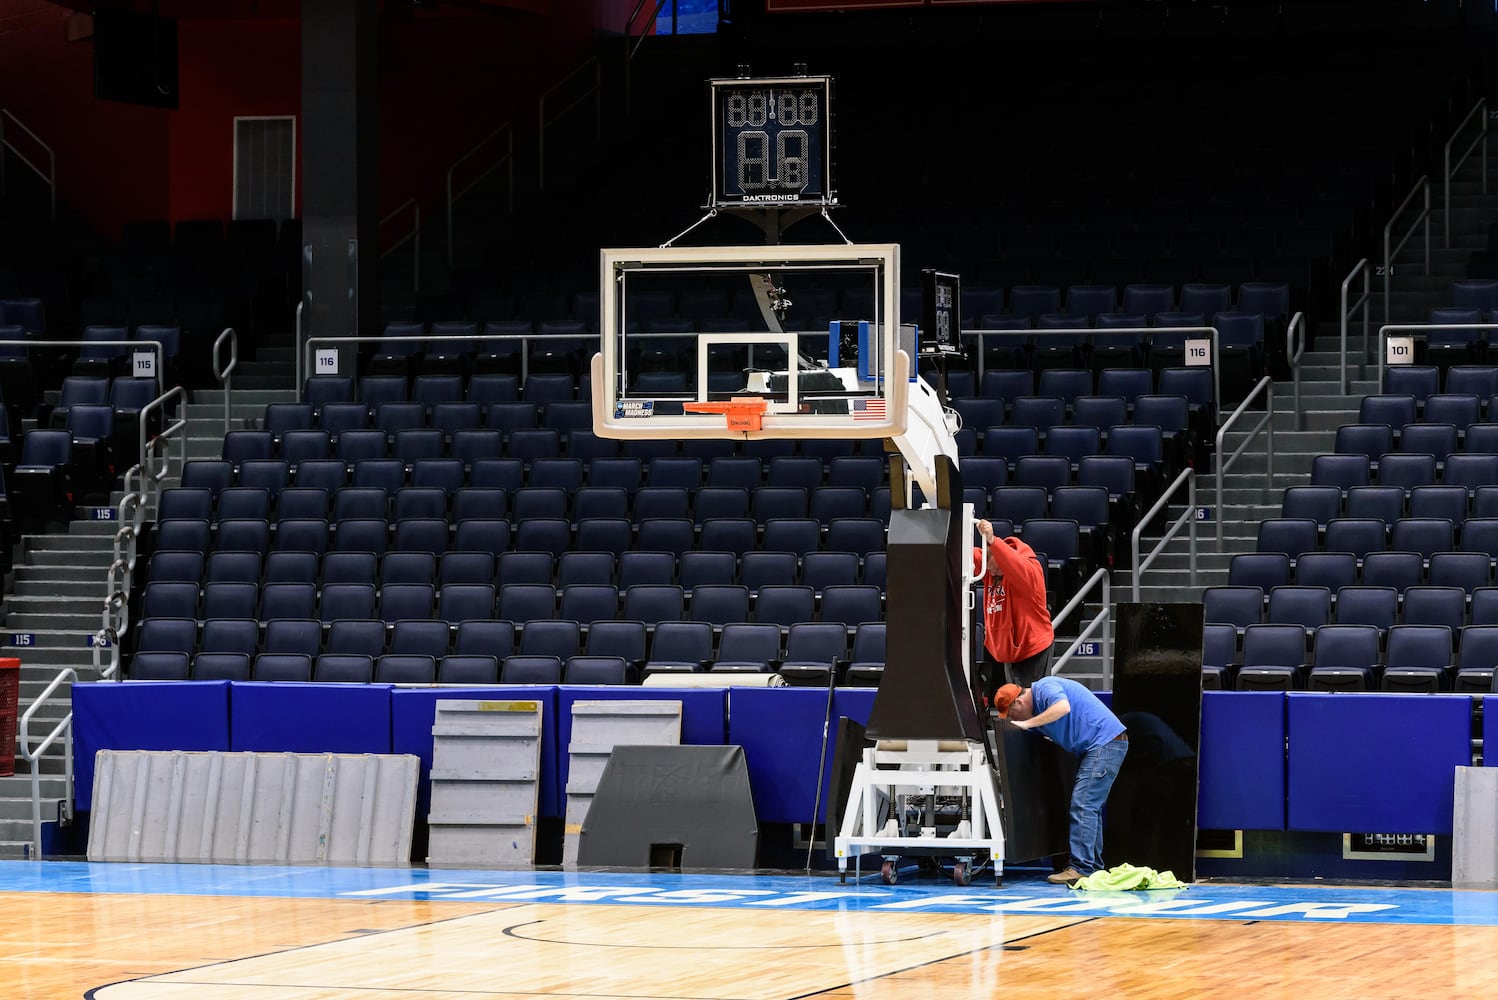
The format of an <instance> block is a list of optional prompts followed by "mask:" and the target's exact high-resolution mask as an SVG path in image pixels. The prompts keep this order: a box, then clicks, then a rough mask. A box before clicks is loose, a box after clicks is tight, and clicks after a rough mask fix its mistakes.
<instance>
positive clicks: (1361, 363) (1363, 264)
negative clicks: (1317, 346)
mask: <svg viewBox="0 0 1498 1000" xmlns="http://www.w3.org/2000/svg"><path fill="white" fill-rule="evenodd" d="M1359 271H1361V272H1363V294H1362V295H1361V296H1359V298H1358V300H1357V301H1356V302H1354V303H1353V304H1352V305H1351V306H1348V304H1347V286H1348V285H1350V284H1352V279H1353V278H1355V277H1357V275H1358V272H1359ZM1341 302H1342V308H1341V313H1340V315H1341V317H1342V374H1341V377H1340V381H1339V382H1338V383H1337V384H1338V385H1339V386H1341V389H1342V392H1344V393H1345V392H1346V391H1347V387H1348V381H1347V321H1348V320H1349V319H1351V318H1352V314H1353V312H1354V311H1356V310H1357V309H1359V308H1361V309H1362V310H1363V354H1362V357H1361V358H1360V359H1359V360H1358V375H1359V376H1362V375H1363V373H1364V372H1365V371H1366V369H1367V364H1368V258H1367V257H1364V258H1363V259H1362V260H1360V261H1358V262H1357V263H1356V264H1354V265H1353V267H1352V270H1351V271H1349V272H1348V273H1347V277H1345V278H1343V279H1342V299H1341ZM1388 307H1389V306H1388V302H1387V301H1385V303H1384V308H1385V309H1387V308H1388ZM1295 391H1296V397H1295V409H1296V411H1297V412H1298V411H1299V410H1300V395H1299V393H1300V385H1299V383H1298V382H1297V384H1296V386H1295Z"/></svg>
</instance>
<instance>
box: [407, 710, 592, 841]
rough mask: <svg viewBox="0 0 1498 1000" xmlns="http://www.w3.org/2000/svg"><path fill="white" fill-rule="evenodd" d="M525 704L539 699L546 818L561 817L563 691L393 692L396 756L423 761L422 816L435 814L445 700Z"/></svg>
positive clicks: (419, 791)
mask: <svg viewBox="0 0 1498 1000" xmlns="http://www.w3.org/2000/svg"><path fill="white" fill-rule="evenodd" d="M454 699H456V700H476V701H523V700H526V699H534V700H536V701H539V702H542V707H541V787H540V788H539V789H538V791H539V797H540V805H539V807H538V808H539V809H540V815H542V816H553V817H560V816H561V815H562V806H563V802H564V800H563V798H562V793H561V784H560V782H559V781H558V779H557V728H556V717H557V710H556V704H557V689H556V688H555V687H523V686H517V685H513V684H506V685H505V686H503V687H474V688H467V687H444V688H396V689H395V690H394V691H392V692H391V693H390V729H391V733H390V742H391V747H392V749H393V751H394V752H395V753H409V754H415V755H416V756H417V757H418V758H420V760H421V780H420V781H419V782H418V783H417V785H416V796H417V798H416V814H417V815H418V816H425V815H426V814H427V813H428V812H429V811H430V809H431V782H430V781H429V780H428V779H429V777H430V775H431V773H432V725H433V724H434V723H435V722H436V720H437V702H438V701H439V700H443V701H448V700H454Z"/></svg>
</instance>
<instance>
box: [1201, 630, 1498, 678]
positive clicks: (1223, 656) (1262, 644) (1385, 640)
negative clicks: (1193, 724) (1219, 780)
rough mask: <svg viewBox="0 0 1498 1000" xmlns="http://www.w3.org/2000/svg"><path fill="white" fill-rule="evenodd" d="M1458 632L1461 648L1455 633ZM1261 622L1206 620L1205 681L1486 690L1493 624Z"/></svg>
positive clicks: (1495, 634)
mask: <svg viewBox="0 0 1498 1000" xmlns="http://www.w3.org/2000/svg"><path fill="white" fill-rule="evenodd" d="M1458 634H1460V635H1461V642H1460V646H1459V649H1460V651H1459V652H1458V651H1457V650H1458V647H1457V643H1456V641H1455V640H1456V637H1457V635H1458ZM1307 636H1308V633H1307V631H1306V630H1305V629H1304V628H1302V627H1301V626H1300V625H1293V624H1291V625H1277V624H1258V625H1249V626H1248V627H1247V628H1245V629H1244V630H1243V638H1242V647H1241V653H1239V652H1238V643H1237V633H1236V632H1235V630H1234V628H1233V626H1231V625H1228V624H1211V625H1208V626H1207V627H1206V631H1205V633H1204V636H1203V667H1202V669H1203V680H1204V683H1205V684H1206V685H1207V686H1209V687H1214V688H1232V689H1236V690H1239V691H1263V690H1274V691H1285V690H1304V689H1307V688H1309V689H1311V690H1322V691H1375V690H1376V691H1395V692H1422V693H1431V692H1437V691H1452V690H1456V691H1491V690H1492V689H1493V684H1494V669H1495V667H1498V625H1467V626H1464V627H1463V628H1462V629H1460V630H1456V629H1452V628H1449V627H1447V626H1445V625H1394V626H1391V627H1390V628H1388V629H1387V630H1386V632H1385V633H1384V634H1383V636H1382V639H1381V637H1380V632H1379V629H1377V628H1376V627H1374V626H1372V625H1342V624H1337V625H1322V626H1321V627H1320V628H1317V629H1315V630H1314V631H1312V632H1310V633H1309V636H1310V641H1309V644H1308V642H1307Z"/></svg>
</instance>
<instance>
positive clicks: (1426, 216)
mask: <svg viewBox="0 0 1498 1000" xmlns="http://www.w3.org/2000/svg"><path fill="white" fill-rule="evenodd" d="M1416 195H1422V196H1423V197H1424V202H1423V204H1422V207H1421V209H1420V214H1419V215H1417V216H1415V219H1414V221H1413V222H1411V223H1410V227H1409V228H1408V229H1406V230H1405V231H1404V235H1403V236H1401V237H1399V242H1398V243H1394V242H1393V233H1394V223H1396V222H1398V221H1399V217H1400V216H1401V215H1403V214H1404V210H1405V208H1406V207H1408V205H1409V203H1410V202H1412V201H1414V200H1415V196H1416ZM1421 223H1424V224H1425V273H1426V274H1427V275H1428V274H1430V177H1429V176H1425V177H1421V178H1420V179H1419V180H1418V181H1416V182H1415V186H1414V187H1413V188H1411V189H1410V193H1409V194H1407V195H1405V196H1404V201H1401V202H1400V203H1399V207H1398V208H1396V209H1394V214H1393V215H1391V216H1390V217H1389V221H1388V222H1387V223H1386V224H1385V225H1384V262H1383V266H1382V268H1381V270H1380V273H1381V275H1382V276H1383V279H1384V322H1385V323H1387V322H1389V320H1390V319H1392V318H1393V317H1392V316H1390V315H1389V305H1390V302H1391V301H1392V293H1391V290H1390V285H1391V284H1392V282H1393V279H1394V258H1395V257H1396V256H1398V255H1399V251H1401V250H1403V249H1404V245H1405V244H1406V243H1408V242H1409V241H1410V237H1411V236H1414V235H1415V230H1416V229H1419V228H1420V224H1421Z"/></svg>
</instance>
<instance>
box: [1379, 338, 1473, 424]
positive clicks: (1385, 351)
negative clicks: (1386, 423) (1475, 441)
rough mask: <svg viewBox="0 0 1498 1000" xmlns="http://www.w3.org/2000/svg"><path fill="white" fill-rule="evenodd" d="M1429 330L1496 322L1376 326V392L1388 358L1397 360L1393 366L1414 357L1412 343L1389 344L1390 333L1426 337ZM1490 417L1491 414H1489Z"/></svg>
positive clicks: (1381, 385)
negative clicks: (1391, 357) (1401, 344)
mask: <svg viewBox="0 0 1498 1000" xmlns="http://www.w3.org/2000/svg"><path fill="white" fill-rule="evenodd" d="M1431 330H1474V331H1475V330H1498V322H1494V323H1385V324H1384V325H1383V326H1381V327H1379V328H1378V388H1377V389H1376V390H1375V391H1376V392H1383V391H1384V371H1385V369H1387V368H1388V367H1390V362H1389V358H1390V356H1391V355H1392V356H1394V357H1396V358H1398V359H1399V360H1397V361H1395V362H1394V365H1395V366H1401V365H1408V364H1412V363H1413V362H1414V360H1415V358H1414V344H1413V343H1411V344H1408V345H1403V346H1398V345H1391V344H1390V341H1391V340H1392V339H1393V338H1392V337H1390V336H1389V335H1390V334H1391V333H1401V334H1408V335H1409V336H1410V338H1411V340H1414V339H1418V338H1421V337H1426V336H1428V335H1429V333H1430V331H1431ZM1489 419H1491V415H1489Z"/></svg>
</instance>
